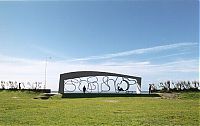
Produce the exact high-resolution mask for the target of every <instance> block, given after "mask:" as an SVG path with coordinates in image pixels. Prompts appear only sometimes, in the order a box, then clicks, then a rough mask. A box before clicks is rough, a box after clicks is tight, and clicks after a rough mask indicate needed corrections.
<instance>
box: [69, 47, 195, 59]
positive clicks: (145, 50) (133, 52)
mask: <svg viewBox="0 0 200 126" xmlns="http://www.w3.org/2000/svg"><path fill="white" fill-rule="evenodd" d="M193 46H198V43H176V44H169V45H162V46H155V47H151V48H143V49H136V50H131V51H125V52H118V53H112V54H106V55H102V56H90V57H85V58H77V59H73V60H71V61H87V60H98V59H109V58H115V57H122V56H130V55H137V54H144V53H152V52H159V51H166V50H170V49H176V48H182V47H193Z"/></svg>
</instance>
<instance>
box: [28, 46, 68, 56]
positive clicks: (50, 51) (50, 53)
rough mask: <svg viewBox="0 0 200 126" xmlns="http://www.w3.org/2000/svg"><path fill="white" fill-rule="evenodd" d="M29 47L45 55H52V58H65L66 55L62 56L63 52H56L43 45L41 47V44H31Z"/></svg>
mask: <svg viewBox="0 0 200 126" xmlns="http://www.w3.org/2000/svg"><path fill="white" fill-rule="evenodd" d="M30 47H31V48H33V49H35V50H37V51H39V52H41V53H43V54H45V55H46V56H51V57H54V58H61V59H66V58H67V57H66V56H64V55H63V54H61V53H59V52H56V51H53V50H51V49H49V48H45V47H42V46H38V45H33V44H32V45H31V46H30Z"/></svg>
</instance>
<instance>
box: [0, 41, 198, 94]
mask: <svg viewBox="0 0 200 126" xmlns="http://www.w3.org/2000/svg"><path fill="white" fill-rule="evenodd" d="M193 45H196V44H195V43H192V44H191V43H182V44H173V45H165V46H158V47H152V48H147V49H139V50H133V51H129V52H122V53H116V54H112V56H111V54H108V56H107V57H113V56H114V57H115V56H122V55H131V54H137V53H147V52H154V51H155V50H157V51H160V50H163V49H166V48H167V49H171V48H179V47H182V46H193ZM102 57H104V56H102ZM83 59H84V58H83ZM82 70H84V71H85V70H86V71H87V70H90V71H107V72H114V73H121V74H128V75H133V76H141V77H142V78H143V79H142V85H143V88H142V90H146V89H147V86H148V84H149V83H152V82H155V81H159V80H166V79H171V80H181V79H182V80H194V79H198V78H199V60H198V59H184V60H183V59H182V60H174V61H171V62H166V63H163V64H155V63H152V62H150V61H144V62H140V61H130V60H129V61H120V62H116V61H109V60H108V61H105V62H102V63H90V62H85V63H80V62H73V63H70V62H66V61H51V60H50V61H48V64H47V87H48V88H51V89H52V90H58V83H59V76H60V74H61V73H66V72H72V71H82ZM44 73H45V61H40V60H30V59H23V58H15V57H9V56H5V55H0V80H5V81H7V80H12V81H15V80H16V81H32V82H34V81H41V82H44Z"/></svg>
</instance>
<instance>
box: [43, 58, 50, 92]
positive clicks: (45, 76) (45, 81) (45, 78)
mask: <svg viewBox="0 0 200 126" xmlns="http://www.w3.org/2000/svg"><path fill="white" fill-rule="evenodd" d="M48 59H51V57H46V59H45V75H44V89H46V84H47V62H48Z"/></svg>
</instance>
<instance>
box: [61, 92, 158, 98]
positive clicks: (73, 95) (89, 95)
mask: <svg viewBox="0 0 200 126" xmlns="http://www.w3.org/2000/svg"><path fill="white" fill-rule="evenodd" d="M97 97H160V95H159V94H117V93H116V94H115V93H85V94H83V93H64V94H62V98H97Z"/></svg>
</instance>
